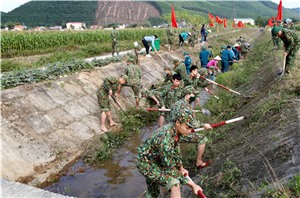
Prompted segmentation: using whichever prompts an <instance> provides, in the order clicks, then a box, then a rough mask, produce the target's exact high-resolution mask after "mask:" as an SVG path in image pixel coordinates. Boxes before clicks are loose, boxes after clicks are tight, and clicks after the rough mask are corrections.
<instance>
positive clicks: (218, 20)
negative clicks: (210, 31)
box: [216, 16, 223, 24]
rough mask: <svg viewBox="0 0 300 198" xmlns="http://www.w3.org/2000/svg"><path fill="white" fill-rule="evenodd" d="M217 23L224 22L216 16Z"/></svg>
mask: <svg viewBox="0 0 300 198" xmlns="http://www.w3.org/2000/svg"><path fill="white" fill-rule="evenodd" d="M216 22H217V23H219V24H222V23H223V20H222V19H221V18H220V17H218V16H216Z"/></svg>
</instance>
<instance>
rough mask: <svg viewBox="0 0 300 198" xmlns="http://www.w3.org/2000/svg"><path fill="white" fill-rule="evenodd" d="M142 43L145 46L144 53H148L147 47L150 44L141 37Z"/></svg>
mask: <svg viewBox="0 0 300 198" xmlns="http://www.w3.org/2000/svg"><path fill="white" fill-rule="evenodd" d="M142 43H143V45H144V46H145V48H146V54H149V48H150V46H149V44H148V42H147V41H146V40H145V39H143V40H142Z"/></svg>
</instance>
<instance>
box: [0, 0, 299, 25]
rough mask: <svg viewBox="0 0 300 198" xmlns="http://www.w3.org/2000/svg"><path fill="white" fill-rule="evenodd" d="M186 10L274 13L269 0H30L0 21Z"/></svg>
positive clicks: (130, 17) (103, 19)
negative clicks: (173, 9) (172, 8)
mask: <svg viewBox="0 0 300 198" xmlns="http://www.w3.org/2000/svg"><path fill="white" fill-rule="evenodd" d="M171 4H173V5H174V7H175V12H188V13H190V14H197V15H201V16H204V17H206V16H207V13H208V12H210V13H212V14H213V15H218V16H219V17H226V18H228V19H229V18H254V19H256V18H257V17H258V16H260V17H262V18H270V17H271V16H276V15H277V6H278V5H277V4H275V3H273V2H271V1H182V2H180V1H173V2H170V1H131V2H129V1H108V0H106V1H98V2H97V1H30V2H27V3H25V4H23V5H22V6H20V7H18V8H16V9H14V10H12V11H11V12H8V13H1V20H2V24H5V23H8V22H18V23H20V24H25V25H27V26H29V27H34V26H54V25H65V23H67V22H85V23H86V24H87V26H89V25H93V24H98V25H105V24H110V23H129V24H141V23H145V22H146V20H147V19H149V18H153V17H154V18H155V17H156V18H157V17H159V16H161V15H165V14H166V13H170V12H171V9H170V7H171ZM283 17H284V18H290V17H295V18H299V9H286V8H284V9H283Z"/></svg>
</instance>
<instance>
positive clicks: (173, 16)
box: [172, 5, 177, 28]
mask: <svg viewBox="0 0 300 198" xmlns="http://www.w3.org/2000/svg"><path fill="white" fill-rule="evenodd" d="M172 27H174V28H177V22H176V17H175V10H174V5H172Z"/></svg>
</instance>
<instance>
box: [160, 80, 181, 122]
mask: <svg viewBox="0 0 300 198" xmlns="http://www.w3.org/2000/svg"><path fill="white" fill-rule="evenodd" d="M172 80H173V83H172V84H170V85H167V86H165V88H164V89H163V90H162V93H161V106H162V109H166V108H170V107H171V106H172V104H174V103H175V102H176V101H178V100H180V99H181V98H182V91H183V88H182V86H181V84H180V83H181V75H180V74H174V75H173V78H172ZM169 115H170V114H169V112H161V113H160V116H159V121H158V125H159V126H160V127H161V126H162V125H163V124H164V123H165V118H166V120H169V119H168V117H169Z"/></svg>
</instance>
